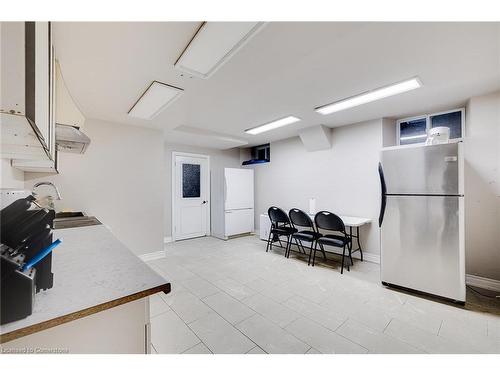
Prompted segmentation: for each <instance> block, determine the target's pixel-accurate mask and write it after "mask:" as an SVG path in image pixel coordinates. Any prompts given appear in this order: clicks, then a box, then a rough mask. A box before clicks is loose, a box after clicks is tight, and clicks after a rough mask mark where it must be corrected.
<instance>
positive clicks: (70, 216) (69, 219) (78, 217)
mask: <svg viewBox="0 0 500 375" xmlns="http://www.w3.org/2000/svg"><path fill="white" fill-rule="evenodd" d="M100 224H101V222H100V221H99V220H98V219H97V218H96V217H95V216H86V215H85V214H84V213H83V212H58V213H56V217H55V219H54V229H66V228H78V227H88V226H91V225H100Z"/></svg>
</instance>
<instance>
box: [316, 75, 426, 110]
mask: <svg viewBox="0 0 500 375" xmlns="http://www.w3.org/2000/svg"><path fill="white" fill-rule="evenodd" d="M421 86H422V82H420V80H419V79H418V77H415V78H411V79H408V80H406V81H402V82H398V83H394V84H392V85H389V86H385V87H381V88H378V89H375V90H371V91H367V92H364V93H362V94H359V95H355V96H352V97H350V98H347V99H343V100H340V101H338V102H335V103H332V104H327V105H324V106H321V107H318V108H316V109H315V111H316V112H318V113H321V114H322V115H328V114H330V113H334V112H338V111H342V110H344V109H347V108H352V107H356V106H358V105H361V104H366V103H370V102H373V101H375V100H379V99H383V98H387V97H389V96H393V95H397V94H402V93H403V92H406V91H410V90H414V89H418V88H419V87H421Z"/></svg>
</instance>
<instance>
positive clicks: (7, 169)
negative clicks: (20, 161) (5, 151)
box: [0, 159, 24, 189]
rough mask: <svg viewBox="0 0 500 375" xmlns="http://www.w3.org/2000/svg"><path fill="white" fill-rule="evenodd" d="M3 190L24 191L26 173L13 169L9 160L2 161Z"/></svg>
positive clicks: (0, 185)
mask: <svg viewBox="0 0 500 375" xmlns="http://www.w3.org/2000/svg"><path fill="white" fill-rule="evenodd" d="M1 160H2V163H1V169H2V171H1V173H2V180H1V181H0V182H1V184H0V187H1V188H2V189H24V172H23V171H20V170H19V169H15V168H12V167H11V165H10V160H9V159H1Z"/></svg>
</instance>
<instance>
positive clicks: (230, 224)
mask: <svg viewBox="0 0 500 375" xmlns="http://www.w3.org/2000/svg"><path fill="white" fill-rule="evenodd" d="M224 216H225V221H226V237H229V236H235V235H237V234H243V233H252V232H253V230H254V225H253V223H254V215H253V208H248V209H242V210H228V211H225V215H224Z"/></svg>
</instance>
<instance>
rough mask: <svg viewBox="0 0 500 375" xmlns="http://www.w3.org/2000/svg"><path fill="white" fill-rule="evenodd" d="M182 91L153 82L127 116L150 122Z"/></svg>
mask: <svg viewBox="0 0 500 375" xmlns="http://www.w3.org/2000/svg"><path fill="white" fill-rule="evenodd" d="M183 92H184V90H183V89H181V88H179V87H175V86H172V85H168V84H166V83H163V82H158V81H153V82H152V83H151V84H150V85H149V87H148V88H147V89H146V91H144V93H143V94H142V95H141V97H140V98H139V99H138V100H137V101H136V102H135V104H134V105H133V106H132V108H130V110H129V111H128V115H129V116H132V117H137V118H143V119H146V120H151V119H152V118H153V117H155V116H156V115H158V114H159V113H160V112H161V111H162V110H163V109H165V108H166V107H167V105H169V104H171V103H172V102H173V101H174V100H175V99H177V98H178V97H179V96H180V95H181V94H182V93H183Z"/></svg>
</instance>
